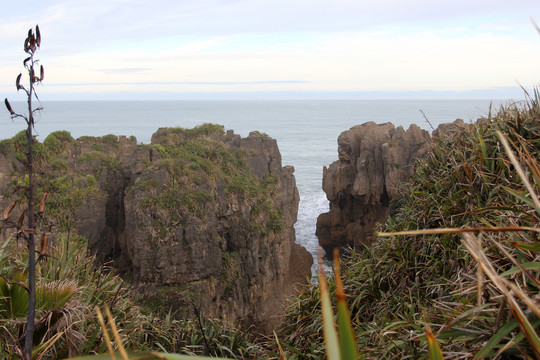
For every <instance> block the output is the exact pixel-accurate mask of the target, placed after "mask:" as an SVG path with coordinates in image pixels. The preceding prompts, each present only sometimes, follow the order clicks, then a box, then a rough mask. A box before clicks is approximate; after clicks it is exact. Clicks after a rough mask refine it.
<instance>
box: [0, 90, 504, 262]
mask: <svg viewBox="0 0 540 360" xmlns="http://www.w3.org/2000/svg"><path fill="white" fill-rule="evenodd" d="M501 103H505V101H497V102H491V101H490V100H288V101H287V100H275V101H270V100H249V101H247V100H246V101H241V100H228V101H210V100H208V101H206V100H205V101H87V102H77V101H70V102H45V103H43V104H41V106H42V107H43V111H41V112H40V113H39V114H38V115H37V117H36V127H35V128H36V133H37V135H38V139H39V140H41V141H43V140H44V139H45V137H46V136H47V135H48V134H49V133H50V132H52V131H56V130H68V131H70V132H71V135H72V136H73V137H74V138H77V137H80V136H84V135H88V136H102V135H106V134H115V135H127V136H131V135H134V136H135V137H136V138H137V141H138V142H139V143H149V142H150V138H151V136H152V134H153V133H154V132H155V131H156V130H157V129H158V128H160V127H184V128H192V127H194V126H197V125H200V124H203V123H216V124H221V125H224V126H225V129H232V130H234V132H235V133H237V134H240V135H242V137H245V136H248V134H249V133H250V132H251V131H255V130H257V131H259V132H262V133H266V134H268V135H269V136H271V137H273V138H275V139H277V141H278V146H279V149H280V151H281V155H282V160H283V165H293V166H294V168H295V176H296V183H297V186H298V191H299V193H300V206H299V211H298V221H297V223H296V225H295V229H296V239H297V242H298V243H299V244H301V245H303V246H304V247H306V249H308V251H309V252H310V253H312V254H313V255H314V256H315V255H316V253H317V249H318V242H317V238H316V236H315V226H316V220H317V216H318V215H319V214H321V213H324V212H326V211H328V201H327V200H326V196H325V194H324V193H323V191H322V189H321V186H322V169H323V166H328V165H330V164H331V163H332V162H334V161H336V160H337V138H338V136H339V134H340V133H341V132H343V131H345V130H348V129H349V128H351V127H352V126H354V125H359V124H362V123H365V122H368V121H374V122H376V123H385V122H392V123H393V124H394V125H395V126H403V127H404V128H405V129H407V128H408V127H409V126H410V125H411V124H417V125H419V126H420V127H421V128H424V129H426V130H430V131H431V126H433V127H437V125H439V124H441V123H445V122H452V121H454V120H456V119H458V118H461V119H463V120H465V121H474V120H476V119H477V118H479V117H482V116H486V115H487V114H488V113H489V111H490V108H493V109H494V111H495V110H496V109H498V108H499V106H500V104H501ZM12 105H13V107H14V108H15V110H16V111H17V112H19V111H21V112H22V111H24V104H23V103H14V104H12ZM420 110H421V111H420ZM424 115H425V117H424ZM426 118H427V120H428V121H429V122H428V121H426ZM24 128H25V124H24V123H23V122H22V120H21V119H18V120H16V121H12V120H10V118H9V113H7V111H6V112H5V113H2V112H0V139H4V138H8V137H11V136H13V135H14V134H16V133H17V132H19V131H20V130H22V129H24Z"/></svg>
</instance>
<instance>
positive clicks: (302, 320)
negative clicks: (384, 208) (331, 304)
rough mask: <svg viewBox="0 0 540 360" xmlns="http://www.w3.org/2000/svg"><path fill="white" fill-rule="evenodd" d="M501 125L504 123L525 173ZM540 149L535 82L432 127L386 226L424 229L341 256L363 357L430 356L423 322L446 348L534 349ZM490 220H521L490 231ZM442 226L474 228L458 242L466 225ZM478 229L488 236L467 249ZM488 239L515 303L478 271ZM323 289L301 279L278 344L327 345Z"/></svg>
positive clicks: (458, 353)
mask: <svg viewBox="0 0 540 360" xmlns="http://www.w3.org/2000/svg"><path fill="white" fill-rule="evenodd" d="M497 132H500V133H503V134H505V136H506V138H507V139H508V141H509V143H510V144H511V148H512V151H513V152H514V153H515V154H516V157H517V158H518V159H519V160H518V161H519V163H520V164H521V168H522V169H524V171H523V172H521V173H520V172H519V171H518V166H516V165H515V164H514V163H512V161H511V159H509V155H508V152H507V150H505V148H504V146H503V144H502V141H501V139H500V138H499V137H498V135H497ZM539 150H540V96H539V94H538V92H535V93H534V94H532V96H530V97H529V98H528V101H527V102H525V103H522V104H513V105H510V106H506V107H504V108H501V109H500V110H499V111H498V112H497V113H496V114H494V115H490V116H488V117H487V118H486V119H482V120H480V121H478V122H476V123H475V124H470V125H468V126H465V127H455V128H452V129H450V130H448V131H447V132H445V133H443V134H441V135H440V136H439V137H437V138H434V140H433V145H432V148H431V150H430V151H429V153H428V154H427V156H426V157H425V158H424V159H423V160H422V162H421V163H419V164H418V165H417V171H416V172H415V174H414V175H413V176H412V177H411V178H410V181H409V183H408V184H407V185H405V186H404V189H403V193H404V194H405V195H404V196H403V198H401V199H400V200H399V201H397V202H395V203H394V204H392V205H393V214H392V216H391V218H390V219H389V220H388V221H387V223H386V224H385V225H384V226H381V227H380V230H381V231H384V232H401V231H409V230H417V229H424V230H427V231H424V232H422V233H420V234H418V233H413V234H409V235H400V236H395V235H394V236H390V237H384V238H379V239H378V240H376V241H375V242H374V243H373V244H372V245H371V246H369V247H367V248H365V249H355V250H351V252H350V254H349V256H348V257H347V259H346V260H345V261H344V262H343V263H342V273H343V280H344V286H345V293H346V294H347V295H348V300H347V301H348V303H349V306H350V308H351V313H352V314H351V315H352V319H353V325H354V326H355V330H356V334H357V342H358V348H359V352H360V357H361V358H368V359H375V358H377V359H407V358H410V359H420V358H427V346H428V344H427V341H426V335H425V334H426V332H425V329H426V324H427V325H428V326H429V328H430V329H432V331H433V334H434V335H435V336H436V338H437V340H438V341H439V343H440V346H441V348H442V351H443V354H444V356H445V358H446V359H462V358H473V357H475V356H476V358H482V357H487V358H493V357H499V358H526V357H527V356H530V357H534V356H538V354H537V352H536V351H537V350H536V348H535V346H536V345H535V341H536V340H535V339H534V336H532V335H531V334H532V333H534V331H535V330H536V331H538V330H539V326H540V321H539V318H538V315H537V314H536V313H535V312H534V311H532V310H531V309H534V306H533V305H537V304H538V301H539V300H538V299H539V298H538V287H539V281H538V276H539V270H540V261H539V255H538V254H539V252H540V243H539V242H538V240H539V233H538V229H539V228H540V207H539V206H538V205H537V200H536V198H535V195H534V192H536V194H538V192H539V190H540V171H539V168H540V166H539V161H540V159H539V155H538V154H539V153H540V152H539ZM525 178H526V179H528V180H529V185H526V182H524V181H523V180H525ZM493 227H498V228H499V230H504V229H503V228H506V230H508V228H513V229H515V228H519V227H521V228H525V229H518V230H520V231H511V232H509V231H498V232H490V231H487V228H493ZM441 228H451V229H461V228H477V231H476V235H470V234H469V235H466V236H467V238H466V239H465V240H464V243H462V238H463V236H462V235H461V234H459V231H460V230H457V231H446V232H444V231H440V229H441ZM430 229H431V230H430ZM472 237H474V239H475V240H474V244H480V245H477V246H476V247H473V248H471V246H473V245H471V244H473V243H470V242H471V241H473V240H470V239H471V238H472ZM467 242H469V245H464V244H467ZM480 250H481V253H483V254H485V259H484V260H485V261H484V262H486V261H487V262H489V263H490V264H491V267H492V271H493V272H494V273H495V274H498V276H502V277H503V279H505V280H504V282H505V283H506V282H508V283H510V284H512V285H508V284H506V287H507V288H508V289H509V290H508V291H509V292H510V293H512V294H519V296H518V295H513V298H514V300H512V301H514V303H513V304H512V303H511V302H510V300H508V296H507V295H505V293H504V291H503V290H501V287H500V286H498V283H496V280H493V278H490V277H488V276H486V272H485V271H479V268H483V266H485V265H480V266H479V263H480V264H482V262H481V261H480V262H479V260H478V259H479V257H478V251H480ZM474 251H476V253H475V252H474ZM471 253H472V254H473V256H471ZM474 254H476V255H474ZM330 286H331V288H333V287H334V286H333V284H332V282H330ZM317 291H318V290H317V288H316V286H311V287H309V288H306V289H304V290H302V292H301V293H300V295H298V296H297V297H296V298H295V299H293V301H292V304H291V307H290V308H289V311H288V313H287V315H286V317H285V325H284V327H283V331H282V333H281V336H282V337H281V339H282V341H281V345H282V346H283V345H284V344H285V346H286V347H287V346H288V347H290V348H291V350H290V354H291V355H292V358H306V359H307V358H318V356H319V355H318V354H320V353H321V351H322V349H323V343H322V337H321V319H320V312H319V311H318V310H317V309H318V296H317V295H318V294H317ZM531 306H532V307H531ZM516 308H519V309H521V313H522V314H523V316H519V315H516V314H517V313H519V312H520V311H519V310H516ZM524 319H525V320H527V323H528V325H523V321H524ZM293 349H294V350H293ZM306 354H311V355H306Z"/></svg>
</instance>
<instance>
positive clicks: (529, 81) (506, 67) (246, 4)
mask: <svg viewBox="0 0 540 360" xmlns="http://www.w3.org/2000/svg"><path fill="white" fill-rule="evenodd" d="M0 9H1V11H0V49H2V50H1V51H0V96H1V97H9V98H10V99H13V100H15V101H16V100H24V96H23V95H22V94H19V95H17V93H16V89H15V78H16V77H17V75H18V74H19V73H20V72H23V71H24V68H23V66H22V60H23V59H24V58H25V57H26V56H25V55H26V54H25V53H24V52H23V43H24V39H25V38H26V34H27V31H28V29H29V28H31V27H35V25H36V24H39V27H40V29H41V34H42V44H41V49H40V50H39V51H38V54H37V57H38V58H39V59H40V61H41V64H42V65H43V66H44V68H45V80H44V82H43V84H42V85H40V87H39V88H38V92H39V94H40V95H41V98H42V99H45V100H143V99H149V100H159V99H164V100H165V99H167V100H169V99H212V98H223V99H241V98H280V99H287V98H291V99H295V98H332V99H334V98H352V99H354V98H389V97H390V98H431V97H434V98H469V97H471V98H478V97H480V98H493V99H501V98H508V97H513V96H519V94H521V93H522V92H521V89H520V86H523V87H526V88H530V87H533V86H536V85H537V84H539V83H540V66H539V64H540V34H539V33H538V32H537V30H536V29H535V27H534V25H533V21H534V20H535V19H536V20H537V21H538V22H540V0H513V1H508V0H378V1H375V0H368V1H366V0H176V1H173V0H152V1H149V0H85V1H75V0H17V1H13V0H0ZM531 19H532V20H531Z"/></svg>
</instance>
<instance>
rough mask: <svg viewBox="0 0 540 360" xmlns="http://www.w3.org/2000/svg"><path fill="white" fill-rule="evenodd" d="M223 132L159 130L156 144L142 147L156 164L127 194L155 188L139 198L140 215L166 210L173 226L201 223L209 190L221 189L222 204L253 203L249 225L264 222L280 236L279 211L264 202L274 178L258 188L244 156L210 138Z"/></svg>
mask: <svg viewBox="0 0 540 360" xmlns="http://www.w3.org/2000/svg"><path fill="white" fill-rule="evenodd" d="M223 133H224V131H223V126H221V125H214V124H204V125H201V126H199V127H195V128H194V129H183V128H170V129H160V130H159V131H158V132H157V133H156V134H155V135H154V138H155V140H154V141H159V143H156V144H152V145H148V146H146V147H147V148H148V149H149V151H151V152H152V153H153V154H155V155H156V156H155V157H156V158H157V160H154V161H153V162H150V163H147V168H146V170H145V173H144V174H143V176H142V177H141V180H140V181H139V182H137V183H136V184H135V185H134V187H133V188H132V189H131V191H135V190H145V189H149V188H153V189H156V191H151V192H145V193H144V194H143V198H142V199H141V200H140V202H139V207H140V209H141V211H144V212H151V213H159V212H160V211H165V213H166V215H167V216H166V218H167V219H168V220H169V221H171V222H172V223H177V222H178V221H180V222H184V221H186V219H187V218H188V217H189V216H195V217H198V218H201V219H204V218H205V214H206V212H205V207H206V206H215V205H212V204H213V203H214V201H215V197H216V194H214V193H213V192H212V191H211V190H209V189H217V188H223V189H225V194H222V195H221V196H222V197H225V199H220V201H221V202H228V203H235V202H238V201H247V202H249V203H252V204H255V205H254V207H253V208H254V211H253V216H252V222H254V223H256V222H260V221H262V220H263V219H267V220H265V221H267V223H268V226H267V227H268V229H269V230H273V231H280V230H281V229H283V220H282V212H281V210H280V209H278V208H277V207H276V206H275V205H273V204H271V203H270V202H269V201H268V199H267V194H269V193H271V192H272V189H273V188H274V187H275V186H276V185H277V183H278V179H277V178H276V177H275V176H271V175H270V176H268V177H267V178H265V180H264V181H263V182H262V183H261V182H260V181H259V179H258V178H257V177H256V176H255V175H254V174H253V173H252V172H251V171H250V170H249V169H248V167H247V166H246V156H247V155H246V154H245V152H244V151H242V150H239V149H234V148H230V147H228V146H226V145H225V144H224V143H223V142H222V141H221V140H220V139H221V138H219V139H214V138H213V137H212V135H220V136H222V135H223ZM160 171H161V172H163V173H164V174H165V176H164V179H166V181H165V183H163V184H161V183H159V182H157V180H156V179H155V178H154V177H153V176H155V174H156V172H160ZM145 176H147V178H145ZM258 204H260V206H258ZM162 220H163V219H162ZM253 228H257V226H254V227H253ZM156 233H160V232H159V231H157V232H156Z"/></svg>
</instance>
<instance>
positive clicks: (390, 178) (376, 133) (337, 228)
mask: <svg viewBox="0 0 540 360" xmlns="http://www.w3.org/2000/svg"><path fill="white" fill-rule="evenodd" d="M429 139H430V136H429V133H428V132H427V131H425V130H422V129H420V128H419V127H418V126H416V125H411V126H410V127H409V129H408V130H407V131H405V130H404V129H403V128H402V127H401V126H399V127H397V128H396V127H394V125H393V124H391V123H385V124H376V123H374V122H368V123H365V124H363V125H358V126H354V127H352V128H351V129H350V130H347V131H344V132H342V133H341V135H340V136H339V138H338V154H339V160H337V161H335V162H334V163H332V164H331V165H330V166H329V167H328V168H327V167H326V166H325V167H324V169H323V183H322V186H323V190H324V192H325V193H326V197H327V198H328V200H329V202H330V211H329V212H327V213H324V214H321V215H320V216H319V217H318V219H317V237H318V239H319V243H320V245H321V246H322V247H323V248H324V249H325V251H326V252H327V253H331V251H332V249H333V248H336V247H338V248H342V247H347V246H351V247H354V246H355V245H359V244H366V243H369V242H370V241H371V239H372V234H373V231H374V230H375V225H376V223H378V222H381V221H384V220H385V219H386V218H387V216H388V214H389V203H390V200H391V199H392V198H395V197H397V196H399V186H400V184H401V183H402V182H403V181H404V180H405V179H406V178H407V176H408V175H409V174H411V172H412V171H413V170H414V162H415V160H416V159H417V158H418V157H419V156H420V155H421V154H422V153H423V152H424V151H425V149H426V145H427V143H428V142H429Z"/></svg>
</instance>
